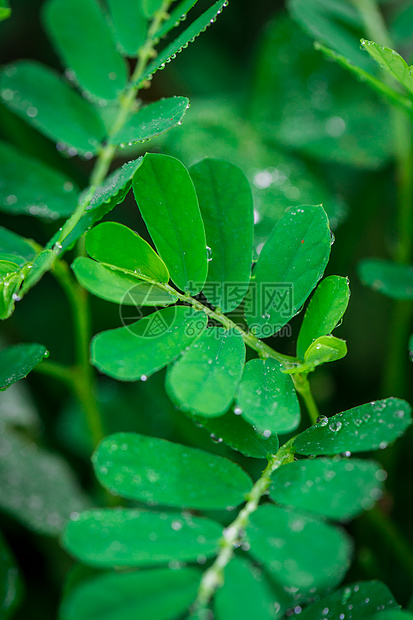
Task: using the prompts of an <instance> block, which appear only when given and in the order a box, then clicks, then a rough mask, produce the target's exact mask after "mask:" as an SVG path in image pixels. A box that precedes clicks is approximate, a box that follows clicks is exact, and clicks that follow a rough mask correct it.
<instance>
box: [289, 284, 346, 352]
mask: <svg viewBox="0 0 413 620" xmlns="http://www.w3.org/2000/svg"><path fill="white" fill-rule="evenodd" d="M349 298H350V289H349V285H348V280H347V278H342V277H340V276H329V277H328V278H325V279H324V280H322V281H321V282H320V284H319V285H318V286H317V288H316V289H315V291H314V294H313V296H312V298H311V300H310V303H309V304H308V308H307V310H306V312H305V315H304V318H303V322H302V324H301V328H300V333H299V335H298V340H297V356H298V357H299V358H300V359H304V355H305V352H306V351H307V349H308V347H309V346H310V345H311V344H312V343H313V342H314V340H316V339H317V338H319V337H320V336H326V335H328V334H330V333H331V332H332V331H333V329H334V328H335V327H337V325H338V323H339V322H340V320H341V318H342V317H343V314H344V313H345V311H346V309H347V306H348V302H349Z"/></svg>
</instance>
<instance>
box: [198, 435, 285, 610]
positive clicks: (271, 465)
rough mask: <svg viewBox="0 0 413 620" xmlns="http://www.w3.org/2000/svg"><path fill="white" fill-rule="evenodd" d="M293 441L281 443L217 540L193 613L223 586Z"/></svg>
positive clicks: (206, 603) (203, 606)
mask: <svg viewBox="0 0 413 620" xmlns="http://www.w3.org/2000/svg"><path fill="white" fill-rule="evenodd" d="M292 442H293V439H290V440H289V441H288V442H287V443H286V444H284V445H283V446H282V447H281V448H280V449H279V450H278V452H277V454H275V455H274V456H273V457H271V458H270V459H269V461H268V464H267V467H266V468H265V469H264V471H263V472H262V475H261V477H260V478H259V479H258V480H257V481H256V483H255V484H254V486H253V487H252V489H251V491H250V492H249V493H248V496H247V503H246V504H245V505H244V507H243V508H242V510H241V511H240V512H239V513H238V516H237V517H236V519H235V520H234V521H233V522H232V523H231V525H229V526H228V527H227V528H225V530H224V531H223V536H222V538H221V541H220V550H219V553H218V555H217V557H216V559H215V562H214V563H213V564H212V566H210V568H208V570H207V571H205V573H204V575H203V577H202V580H201V583H200V586H199V589H198V595H197V598H196V601H195V603H194V609H193V612H194V613H198V614H199V613H200V612H202V610H204V609H205V608H206V607H207V605H208V603H209V601H210V600H211V598H212V597H213V595H214V593H215V591H216V590H217V589H218V588H219V587H221V586H222V584H223V581H224V571H225V568H226V566H227V565H228V563H229V562H230V561H231V559H232V556H233V555H234V550H235V548H236V547H237V546H239V545H240V543H241V541H242V538H243V535H244V532H245V530H246V528H247V526H248V524H249V520H250V516H251V514H252V513H253V512H255V511H256V510H257V508H258V505H259V503H260V500H261V498H262V497H263V495H265V494H266V492H267V491H268V488H269V486H270V484H271V474H272V473H273V472H274V471H275V470H276V469H278V467H281V465H283V464H285V463H288V462H291V461H292V460H293V458H294V456H293V452H292V448H291V446H292Z"/></svg>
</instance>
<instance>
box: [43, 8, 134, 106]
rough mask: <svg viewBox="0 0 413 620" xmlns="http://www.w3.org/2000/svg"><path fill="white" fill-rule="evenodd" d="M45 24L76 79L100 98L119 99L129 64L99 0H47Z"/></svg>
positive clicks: (63, 61) (62, 58)
mask: <svg viewBox="0 0 413 620" xmlns="http://www.w3.org/2000/svg"><path fill="white" fill-rule="evenodd" d="M43 17H44V24H45V27H46V30H47V32H48V34H49V36H50V38H51V40H52V42H53V44H54V47H55V48H56V50H57V52H58V54H59V56H60V58H61V60H62V63H63V65H64V66H65V67H67V68H69V69H70V72H71V76H70V77H71V78H72V79H73V81H75V82H77V83H79V84H80V86H81V88H83V89H85V90H86V91H87V92H88V93H89V94H91V95H92V96H94V97H97V98H98V99H100V98H101V99H116V97H117V96H118V95H119V93H120V92H121V91H122V90H123V88H124V87H125V85H126V80H127V72H126V65H125V63H124V61H123V59H122V57H121V55H120V54H119V52H118V51H117V49H116V45H115V41H114V40H113V38H112V33H111V31H110V28H109V25H108V23H107V21H106V19H105V16H104V14H103V12H102V9H101V7H100V5H99V3H98V2H97V1H96V0H48V2H47V3H46V5H45V9H44V13H43Z"/></svg>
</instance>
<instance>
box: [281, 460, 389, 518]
mask: <svg viewBox="0 0 413 620" xmlns="http://www.w3.org/2000/svg"><path fill="white" fill-rule="evenodd" d="M385 478H386V473H385V472H384V471H383V470H382V469H380V467H379V466H378V465H377V464H376V463H373V462H372V461H361V460H357V459H351V460H349V459H341V460H331V459H326V458H320V459H314V460H305V461H303V460H300V461H294V462H293V463H287V464H286V465H284V466H283V467H280V468H278V469H276V470H275V471H274V472H273V474H272V476H271V479H272V482H271V488H270V495H271V497H272V499H273V500H274V501H276V502H277V503H279V504H285V505H287V506H292V507H294V508H298V509H299V510H303V511H305V512H310V513H314V514H316V515H321V516H324V517H328V518H330V519H336V520H337V521H347V520H348V519H353V518H354V517H356V516H357V515H359V514H360V513H361V512H363V510H369V509H370V508H372V507H373V505H374V502H375V501H376V500H378V499H380V497H381V495H382V486H383V484H382V482H383V480H385Z"/></svg>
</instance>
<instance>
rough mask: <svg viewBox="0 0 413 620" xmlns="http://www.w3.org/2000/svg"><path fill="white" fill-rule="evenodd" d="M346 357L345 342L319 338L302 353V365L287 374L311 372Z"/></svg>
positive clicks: (323, 337)
mask: <svg viewBox="0 0 413 620" xmlns="http://www.w3.org/2000/svg"><path fill="white" fill-rule="evenodd" d="M346 355H347V345H346V342H345V340H341V339H340V338H335V337H334V336H320V338H317V340H314V342H313V343H312V344H310V346H309V347H308V349H307V351H306V352H305V353H304V363H303V364H300V365H299V366H297V367H296V368H293V369H291V370H290V371H289V372H290V373H291V374H295V373H296V372H311V371H313V370H315V369H316V368H317V366H320V364H326V363H327V362H335V361H336V360H340V359H341V358H343V357H345V356H346Z"/></svg>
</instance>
